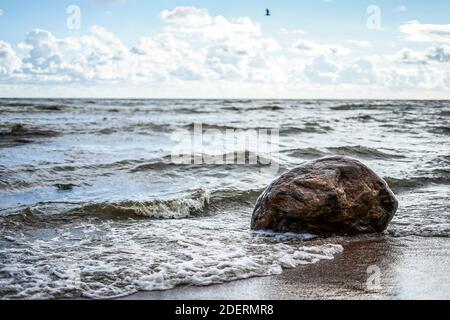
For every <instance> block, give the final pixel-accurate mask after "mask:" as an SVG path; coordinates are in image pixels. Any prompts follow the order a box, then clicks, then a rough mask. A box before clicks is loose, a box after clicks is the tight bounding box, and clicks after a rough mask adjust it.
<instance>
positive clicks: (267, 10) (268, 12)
mask: <svg viewBox="0 0 450 320" xmlns="http://www.w3.org/2000/svg"><path fill="white" fill-rule="evenodd" d="M266 16H267V17H270V10H269V9H266Z"/></svg>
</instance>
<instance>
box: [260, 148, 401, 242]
mask: <svg viewBox="0 0 450 320" xmlns="http://www.w3.org/2000/svg"><path fill="white" fill-rule="evenodd" d="M397 208H398V202H397V199H396V198H395V196H394V194H393V192H392V191H391V190H390V189H389V186H388V185H387V183H386V182H385V181H384V180H383V179H381V178H380V177H379V176H378V175H376V174H375V173H374V172H373V171H372V170H371V169H369V168H368V167H367V166H365V165H364V164H362V163H361V162H359V161H358V160H355V159H352V158H348V157H341V156H335V157H326V158H322V159H319V160H316V161H312V162H306V163H304V164H302V165H300V166H299V167H297V168H295V169H293V170H291V171H289V172H287V173H285V174H283V175H282V176H281V177H280V178H278V179H277V180H275V181H274V182H273V183H272V184H271V185H270V186H269V187H267V189H266V190H265V191H264V193H263V194H262V195H261V196H260V197H259V199H258V201H257V203H256V208H255V210H254V212H253V217H252V229H253V230H272V231H275V232H296V233H301V232H308V233H313V234H317V235H345V234H347V235H355V234H361V233H380V232H382V231H384V230H385V229H386V227H387V225H388V223H389V222H390V221H391V219H392V217H393V216H394V214H395V212H396V211H397Z"/></svg>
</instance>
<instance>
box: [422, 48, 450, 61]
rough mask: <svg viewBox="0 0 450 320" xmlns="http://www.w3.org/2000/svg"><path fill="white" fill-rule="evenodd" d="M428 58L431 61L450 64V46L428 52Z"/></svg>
mask: <svg viewBox="0 0 450 320" xmlns="http://www.w3.org/2000/svg"><path fill="white" fill-rule="evenodd" d="M426 57H427V58H428V59H429V60H431V61H437V62H450V46H449V45H440V46H434V47H432V48H431V49H430V50H429V51H428V52H427V54H426Z"/></svg>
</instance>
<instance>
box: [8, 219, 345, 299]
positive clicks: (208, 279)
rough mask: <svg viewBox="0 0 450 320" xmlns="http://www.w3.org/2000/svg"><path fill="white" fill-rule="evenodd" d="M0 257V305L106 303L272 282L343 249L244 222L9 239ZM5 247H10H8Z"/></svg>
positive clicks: (157, 223) (94, 229) (158, 224)
mask: <svg viewBox="0 0 450 320" xmlns="http://www.w3.org/2000/svg"><path fill="white" fill-rule="evenodd" d="M8 237H10V238H11V237H13V238H14V241H12V242H11V243H12V244H13V245H11V246H9V247H6V248H2V249H0V258H1V259H0V296H2V297H3V298H26V299H30V298H33V299H36V298H67V297H87V298H94V299H98V298H113V297H119V296H125V295H129V294H133V293H135V292H137V291H153V290H168V289H171V288H174V287H176V286H180V285H196V286H205V285H211V284H217V283H224V282H228V281H233V280H238V279H246V278H250V277H255V276H268V275H275V274H279V273H281V272H282V270H283V269H284V268H295V267H297V266H300V265H304V264H311V263H316V262H318V261H320V260H323V259H333V257H334V256H335V255H336V254H338V253H340V252H342V250H343V248H342V246H340V245H336V244H323V245H312V244H310V245H309V244H308V242H304V241H302V240H300V239H294V238H292V239H290V240H284V241H282V240H280V239H278V238H276V237H261V236H255V235H253V234H252V233H251V232H249V230H248V217H246V216H243V215H238V214H236V213H235V214H224V215H218V216H214V217H203V218H201V219H187V220H150V221H130V222H127V223H125V224H124V223H123V222H121V223H120V224H118V223H117V222H115V221H109V222H105V221H103V222H101V223H99V224H96V225H94V224H90V223H89V224H87V223H84V224H78V225H67V226H64V227H62V228H61V229H60V230H59V234H58V235H57V236H47V237H43V236H41V237H40V239H34V240H33V241H30V240H31V239H30V238H29V237H27V236H19V237H18V236H12V235H11V234H9V235H8ZM9 241H10V240H9Z"/></svg>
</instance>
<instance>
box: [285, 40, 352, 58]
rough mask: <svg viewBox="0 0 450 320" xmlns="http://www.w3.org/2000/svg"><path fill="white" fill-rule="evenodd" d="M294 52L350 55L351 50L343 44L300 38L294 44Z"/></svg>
mask: <svg viewBox="0 0 450 320" xmlns="http://www.w3.org/2000/svg"><path fill="white" fill-rule="evenodd" d="M292 50H293V51H294V52H297V53H300V54H306V55H348V54H350V52H351V50H350V49H348V48H345V47H343V46H341V45H335V44H320V43H316V42H313V41H309V40H298V41H296V42H295V43H294V44H293V45H292Z"/></svg>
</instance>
